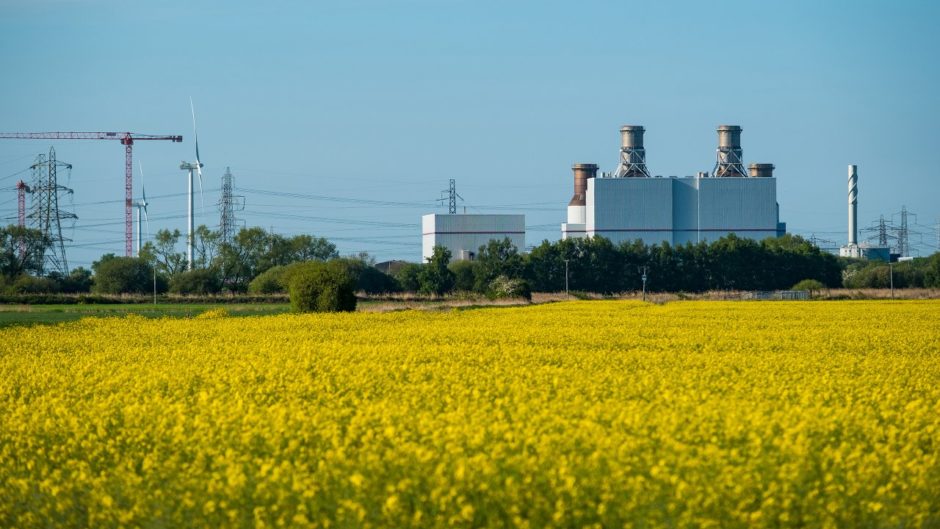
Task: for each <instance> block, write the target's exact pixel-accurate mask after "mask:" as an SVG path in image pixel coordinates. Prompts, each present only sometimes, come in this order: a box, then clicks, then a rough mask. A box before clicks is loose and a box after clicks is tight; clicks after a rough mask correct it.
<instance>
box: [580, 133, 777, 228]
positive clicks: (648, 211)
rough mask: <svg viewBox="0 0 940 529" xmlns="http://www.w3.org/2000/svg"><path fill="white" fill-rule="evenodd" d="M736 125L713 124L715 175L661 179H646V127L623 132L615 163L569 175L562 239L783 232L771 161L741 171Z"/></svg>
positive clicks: (585, 166)
mask: <svg viewBox="0 0 940 529" xmlns="http://www.w3.org/2000/svg"><path fill="white" fill-rule="evenodd" d="M741 130H742V129H741V127H739V126H736V125H721V126H719V127H718V149H717V159H716V162H715V166H714V169H713V171H712V174H711V175H709V174H708V173H707V172H699V173H698V174H697V175H696V176H686V177H674V176H670V177H667V178H663V177H661V176H655V177H654V176H651V174H650V171H649V169H648V168H647V164H646V149H645V147H644V145H643V134H644V132H645V129H644V128H643V127H642V126H639V125H624V126H623V127H621V129H620V137H621V147H620V163H619V164H618V166H617V169H616V170H615V171H614V172H612V173H606V174H601V176H600V177H598V173H597V170H598V166H597V165H596V164H593V163H580V164H575V165H574V166H573V167H572V170H573V172H574V196H573V197H572V198H571V201H570V202H569V203H568V222H565V223H563V224H562V225H561V234H562V238H563V239H568V238H576V237H594V236H598V235H599V236H602V237H606V238H608V239H610V240H611V241H612V242H614V243H620V242H624V241H634V240H637V239H639V240H641V241H643V243H645V244H659V243H664V242H665V243H669V244H672V245H677V244H685V243H697V242H709V241H714V240H716V239H718V238H720V237H723V236H725V235H728V234H731V233H734V234H736V235H738V236H740V237H747V238H751V239H757V240H760V239H764V238H768V237H777V236H780V235H783V234H784V233H785V232H786V224H785V223H782V222H780V215H779V206H778V204H777V179H776V178H774V176H773V171H774V166H773V164H769V163H759V164H751V165H750V166H748V167H747V169H745V166H744V160H743V151H742V149H741Z"/></svg>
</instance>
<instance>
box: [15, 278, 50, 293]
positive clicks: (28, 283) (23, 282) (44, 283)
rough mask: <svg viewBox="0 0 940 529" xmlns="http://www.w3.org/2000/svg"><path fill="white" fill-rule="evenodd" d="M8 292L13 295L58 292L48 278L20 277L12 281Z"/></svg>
mask: <svg viewBox="0 0 940 529" xmlns="http://www.w3.org/2000/svg"><path fill="white" fill-rule="evenodd" d="M9 291H10V292H11V293H13V294H51V293H53V292H58V291H59V285H58V283H56V282H55V281H54V280H52V279H49V278H48V277H35V276H27V275H22V276H20V277H18V278H16V279H15V280H13V284H12V285H10V287H9Z"/></svg>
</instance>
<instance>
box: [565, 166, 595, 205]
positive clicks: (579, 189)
mask: <svg viewBox="0 0 940 529" xmlns="http://www.w3.org/2000/svg"><path fill="white" fill-rule="evenodd" d="M571 171H572V172H573V173H574V196H573V197H571V202H568V205H569V206H586V205H587V202H586V199H585V195H586V194H587V181H588V178H595V177H596V176H597V164H593V163H576V164H574V165H572V166H571Z"/></svg>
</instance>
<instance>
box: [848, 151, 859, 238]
mask: <svg viewBox="0 0 940 529" xmlns="http://www.w3.org/2000/svg"><path fill="white" fill-rule="evenodd" d="M856 244H858V166H857V165H850V166H849V246H852V245H856Z"/></svg>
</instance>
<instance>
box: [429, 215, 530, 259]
mask: <svg viewBox="0 0 940 529" xmlns="http://www.w3.org/2000/svg"><path fill="white" fill-rule="evenodd" d="M505 238H508V239H509V240H510V241H511V242H512V243H513V244H514V245H515V246H516V248H518V249H519V250H522V249H523V248H525V215H468V214H455V213H452V214H447V215H444V214H437V213H432V214H430V215H424V216H422V217H421V247H422V248H421V257H422V261H427V260H428V259H429V258H430V257H431V254H432V253H433V252H434V247H435V246H443V247H445V248H447V249H448V250H450V253H451V260H453V261H461V260H473V259H474V258H475V257H476V254H477V252H478V251H479V249H480V247H481V246H485V245H486V244H487V243H489V242H490V241H491V240H493V239H496V240H503V239H505Z"/></svg>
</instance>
